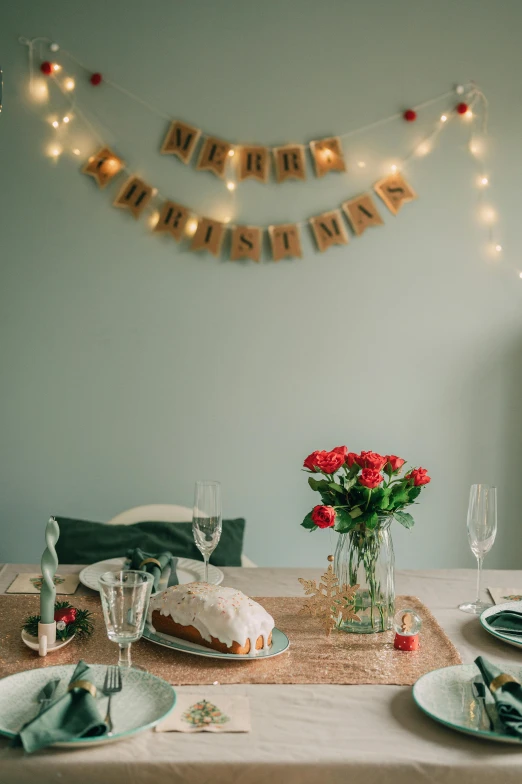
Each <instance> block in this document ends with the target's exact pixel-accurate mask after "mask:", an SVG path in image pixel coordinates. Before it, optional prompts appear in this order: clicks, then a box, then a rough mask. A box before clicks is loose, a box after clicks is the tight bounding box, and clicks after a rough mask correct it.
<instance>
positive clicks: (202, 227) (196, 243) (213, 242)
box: [190, 218, 227, 256]
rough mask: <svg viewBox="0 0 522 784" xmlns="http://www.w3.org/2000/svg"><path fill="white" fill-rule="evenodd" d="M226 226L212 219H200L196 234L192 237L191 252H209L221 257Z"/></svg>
mask: <svg viewBox="0 0 522 784" xmlns="http://www.w3.org/2000/svg"><path fill="white" fill-rule="evenodd" d="M226 228H227V227H226V224H225V223H220V222H219V221H215V220H211V219H210V218H200V219H199V222H198V227H197V229H196V233H195V234H194V236H193V237H192V242H191V244H190V250H208V251H209V253H212V254H213V255H214V256H219V254H220V252H221V246H222V244H223V240H224V238H225V231H226Z"/></svg>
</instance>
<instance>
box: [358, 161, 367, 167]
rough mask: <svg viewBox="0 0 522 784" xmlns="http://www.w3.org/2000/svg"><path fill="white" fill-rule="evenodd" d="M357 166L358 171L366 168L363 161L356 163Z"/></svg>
mask: <svg viewBox="0 0 522 784" xmlns="http://www.w3.org/2000/svg"><path fill="white" fill-rule="evenodd" d="M357 166H358V167H359V169H365V168H366V164H365V162H364V161H357Z"/></svg>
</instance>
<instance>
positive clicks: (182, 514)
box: [107, 504, 257, 568]
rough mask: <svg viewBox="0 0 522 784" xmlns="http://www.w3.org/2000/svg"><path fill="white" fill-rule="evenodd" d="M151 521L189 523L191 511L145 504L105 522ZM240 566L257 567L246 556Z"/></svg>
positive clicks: (172, 506) (130, 522) (185, 508)
mask: <svg viewBox="0 0 522 784" xmlns="http://www.w3.org/2000/svg"><path fill="white" fill-rule="evenodd" d="M151 520H153V521H154V522H156V523H190V522H191V521H192V509H191V508H190V507H188V506H177V505H176V504H145V505H144V506H134V507H133V508H132V509H127V510H126V511H125V512H120V514H117V515H116V517H113V518H112V519H111V520H108V521H107V525H133V524H134V523H147V522H150V521H151ZM241 566H246V567H249V568H254V567H257V564H255V563H254V562H253V561H251V560H250V558H248V556H246V555H243V554H242V555H241Z"/></svg>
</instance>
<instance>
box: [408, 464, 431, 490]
mask: <svg viewBox="0 0 522 784" xmlns="http://www.w3.org/2000/svg"><path fill="white" fill-rule="evenodd" d="M405 478H406V479H413V484H414V485H415V487H420V486H421V485H427V484H428V483H429V482H431V477H430V476H428V471H427V469H426V468H414V469H413V471H410V473H409V474H406V477H405Z"/></svg>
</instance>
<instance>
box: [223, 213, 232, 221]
mask: <svg viewBox="0 0 522 784" xmlns="http://www.w3.org/2000/svg"><path fill="white" fill-rule="evenodd" d="M231 220H232V218H231V217H230V215H225V217H224V218H223V220H222V223H230V221H231Z"/></svg>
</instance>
